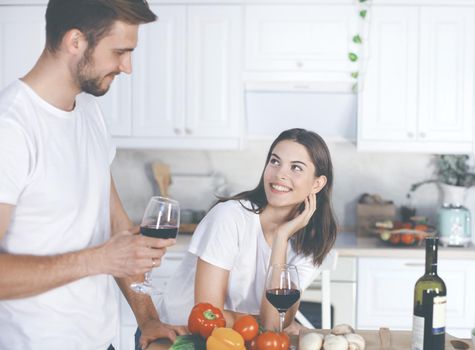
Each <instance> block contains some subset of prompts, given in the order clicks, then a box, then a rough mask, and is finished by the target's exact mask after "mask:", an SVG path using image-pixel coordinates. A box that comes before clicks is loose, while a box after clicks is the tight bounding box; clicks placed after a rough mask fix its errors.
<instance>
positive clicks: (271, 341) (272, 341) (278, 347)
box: [256, 331, 290, 350]
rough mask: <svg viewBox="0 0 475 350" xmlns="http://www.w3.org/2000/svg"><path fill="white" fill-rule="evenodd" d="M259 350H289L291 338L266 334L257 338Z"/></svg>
mask: <svg viewBox="0 0 475 350" xmlns="http://www.w3.org/2000/svg"><path fill="white" fill-rule="evenodd" d="M256 343H257V350H288V349H289V346H290V338H289V336H288V335H287V334H286V333H284V332H281V333H275V332H269V331H267V332H264V333H262V334H260V335H259V336H258V337H257V340H256Z"/></svg>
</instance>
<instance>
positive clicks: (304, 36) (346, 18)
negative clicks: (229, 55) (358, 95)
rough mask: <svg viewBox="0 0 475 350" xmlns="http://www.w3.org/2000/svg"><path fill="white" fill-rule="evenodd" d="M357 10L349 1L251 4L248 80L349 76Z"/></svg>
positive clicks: (247, 29) (247, 32) (247, 18)
mask: <svg viewBox="0 0 475 350" xmlns="http://www.w3.org/2000/svg"><path fill="white" fill-rule="evenodd" d="M357 20H358V13H357V8H356V6H355V4H348V5H322V4H320V5H302V4H300V5H299V6H295V5H273V6H268V5H267V6H266V5H247V6H246V9H245V42H246V47H245V70H246V79H247V80H262V79H263V80H276V79H277V80H294V81H299V80H302V79H304V80H312V79H318V77H320V78H322V77H323V76H330V75H332V74H337V73H340V74H341V76H343V77H345V78H346V79H349V77H350V75H349V72H350V71H351V69H352V66H351V62H350V61H349V59H348V53H349V52H350V49H351V37H352V36H353V35H354V34H355V33H356V27H357Z"/></svg>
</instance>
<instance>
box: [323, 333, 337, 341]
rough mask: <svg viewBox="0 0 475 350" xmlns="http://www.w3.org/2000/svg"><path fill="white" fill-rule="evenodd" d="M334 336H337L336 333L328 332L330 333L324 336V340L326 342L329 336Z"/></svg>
mask: <svg viewBox="0 0 475 350" xmlns="http://www.w3.org/2000/svg"><path fill="white" fill-rule="evenodd" d="M332 337H336V335H335V334H331V333H328V334H327V335H326V336H325V337H324V339H323V342H326V341H327V340H328V339H329V338H332Z"/></svg>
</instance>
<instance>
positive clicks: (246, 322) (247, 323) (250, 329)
mask: <svg viewBox="0 0 475 350" xmlns="http://www.w3.org/2000/svg"><path fill="white" fill-rule="evenodd" d="M233 329H234V330H235V331H237V332H238V333H239V334H241V336H242V337H243V338H244V340H245V341H250V340H252V339H254V338H255V337H256V336H257V334H259V324H258V323H257V321H256V319H255V318H254V317H252V316H251V315H245V316H242V317H239V318H238V319H237V320H236V322H235V323H234V326H233Z"/></svg>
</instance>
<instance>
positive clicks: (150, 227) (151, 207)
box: [130, 196, 180, 295]
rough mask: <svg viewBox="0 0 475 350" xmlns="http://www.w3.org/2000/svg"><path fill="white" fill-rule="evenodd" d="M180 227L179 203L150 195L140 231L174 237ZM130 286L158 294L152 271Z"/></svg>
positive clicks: (139, 290)
mask: <svg viewBox="0 0 475 350" xmlns="http://www.w3.org/2000/svg"><path fill="white" fill-rule="evenodd" d="M179 227H180V205H179V204H178V202H177V201H176V200H173V199H170V198H165V197H159V196H156V197H152V198H150V201H149V202H148V205H147V208H146V209H145V213H144V215H143V218H142V223H141V224H140V233H141V234H142V235H144V236H148V237H154V238H164V239H167V238H176V236H177V234H178V228H179ZM130 287H131V288H132V289H133V290H134V291H136V292H138V293H144V294H149V295H157V294H160V291H158V290H157V289H155V288H154V287H153V285H152V271H149V272H147V273H146V274H145V280H144V281H143V282H134V283H132V284H131V285H130Z"/></svg>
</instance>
